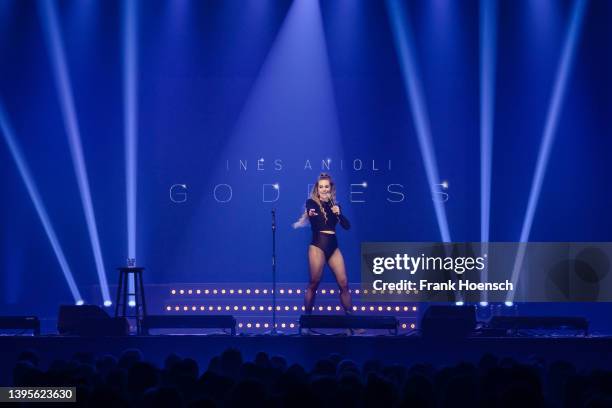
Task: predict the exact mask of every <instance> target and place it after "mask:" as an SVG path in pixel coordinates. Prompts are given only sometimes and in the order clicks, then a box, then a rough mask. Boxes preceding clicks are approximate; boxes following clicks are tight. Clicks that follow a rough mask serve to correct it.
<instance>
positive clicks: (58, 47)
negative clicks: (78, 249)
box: [39, 1, 132, 300]
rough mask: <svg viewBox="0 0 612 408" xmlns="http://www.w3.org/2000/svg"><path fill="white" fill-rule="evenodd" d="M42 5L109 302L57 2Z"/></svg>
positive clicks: (46, 36)
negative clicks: (56, 8)
mask: <svg viewBox="0 0 612 408" xmlns="http://www.w3.org/2000/svg"><path fill="white" fill-rule="evenodd" d="M39 5H40V6H41V7H40V13H41V14H40V17H41V20H42V24H43V30H44V39H45V41H46V43H47V49H48V51H49V56H50V57H51V65H52V68H53V75H54V78H55V83H56V86H57V90H58V96H59V101H60V108H61V113H62V118H63V120H64V127H65V129H66V135H67V136H68V147H69V148H70V154H71V157H72V164H73V167H74V172H75V176H76V179H77V185H78V189H79V194H80V197H81V204H82V206H83V212H84V213H85V221H86V225H87V231H88V233H89V241H90V244H91V249H92V251H93V256H94V261H95V265H96V271H97V274H98V281H99V283H100V290H101V291H102V298H103V299H104V300H110V293H109V290H108V283H107V280H106V271H105V267H104V260H103V258H102V249H101V246H100V238H99V235H98V227H97V225H96V216H95V212H94V208H93V201H92V198H91V191H90V188H89V178H88V176H87V167H86V165H85V155H84V154H83V146H82V142H81V134H80V130H79V121H78V118H77V114H76V105H75V103H74V96H73V91H72V84H71V83H70V74H69V72H68V62H67V58H66V55H65V52H64V45H63V43H62V38H61V33H60V27H59V21H58V17H57V13H56V10H55V7H56V6H55V2H50V1H43V2H40V3H39ZM130 257H132V256H130ZM130 289H131V288H130Z"/></svg>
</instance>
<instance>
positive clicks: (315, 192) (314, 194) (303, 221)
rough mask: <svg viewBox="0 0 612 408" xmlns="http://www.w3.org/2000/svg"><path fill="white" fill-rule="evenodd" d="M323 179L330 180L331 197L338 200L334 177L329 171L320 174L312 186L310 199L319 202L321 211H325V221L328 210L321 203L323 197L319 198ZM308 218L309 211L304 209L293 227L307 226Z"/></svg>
mask: <svg viewBox="0 0 612 408" xmlns="http://www.w3.org/2000/svg"><path fill="white" fill-rule="evenodd" d="M322 180H327V181H329V187H330V193H331V198H332V200H333V201H334V202H335V201H336V184H335V183H334V180H332V177H331V176H330V175H329V174H327V173H321V174H319V178H317V182H316V183H315V184H314V186H312V190H311V191H310V199H311V200H312V201H314V202H315V203H317V205H318V206H319V210H320V211H321V213H323V217H325V222H327V212H326V211H325V208H323V205H322V204H321V199H320V198H319V182H320V181H322ZM307 220H308V212H307V211H306V210H304V212H303V213H302V215H301V216H300V218H299V219H298V220H297V221H296V222H294V223H293V224H292V226H293V228H301V227H305V226H306V225H308V222H307Z"/></svg>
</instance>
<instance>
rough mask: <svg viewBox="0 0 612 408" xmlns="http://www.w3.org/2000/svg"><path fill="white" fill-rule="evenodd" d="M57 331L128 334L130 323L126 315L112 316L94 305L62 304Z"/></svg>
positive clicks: (68, 333)
mask: <svg viewBox="0 0 612 408" xmlns="http://www.w3.org/2000/svg"><path fill="white" fill-rule="evenodd" d="M57 331H58V332H59V334H61V335H66V336H127V335H128V334H129V323H128V321H127V319H126V318H124V317H110V316H109V315H108V313H106V312H105V311H104V310H102V309H101V308H100V307H98V306H93V305H82V306H74V305H62V306H60V309H59V315H58V317H57Z"/></svg>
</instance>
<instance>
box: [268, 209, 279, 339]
mask: <svg viewBox="0 0 612 408" xmlns="http://www.w3.org/2000/svg"><path fill="white" fill-rule="evenodd" d="M270 334H271V335H273V336H274V335H277V334H279V333H278V331H277V330H276V209H275V208H273V209H272V330H270Z"/></svg>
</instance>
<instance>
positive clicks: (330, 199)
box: [328, 193, 337, 217]
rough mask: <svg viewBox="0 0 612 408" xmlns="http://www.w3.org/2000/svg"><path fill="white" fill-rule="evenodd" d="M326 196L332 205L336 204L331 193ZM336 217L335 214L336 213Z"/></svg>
mask: <svg viewBox="0 0 612 408" xmlns="http://www.w3.org/2000/svg"><path fill="white" fill-rule="evenodd" d="M328 198H329V204H330V205H331V206H332V207H333V206H335V205H336V203H335V202H334V198H333V197H332V195H331V193H329V194H328ZM334 215H335V214H334ZM336 217H337V215H336Z"/></svg>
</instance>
